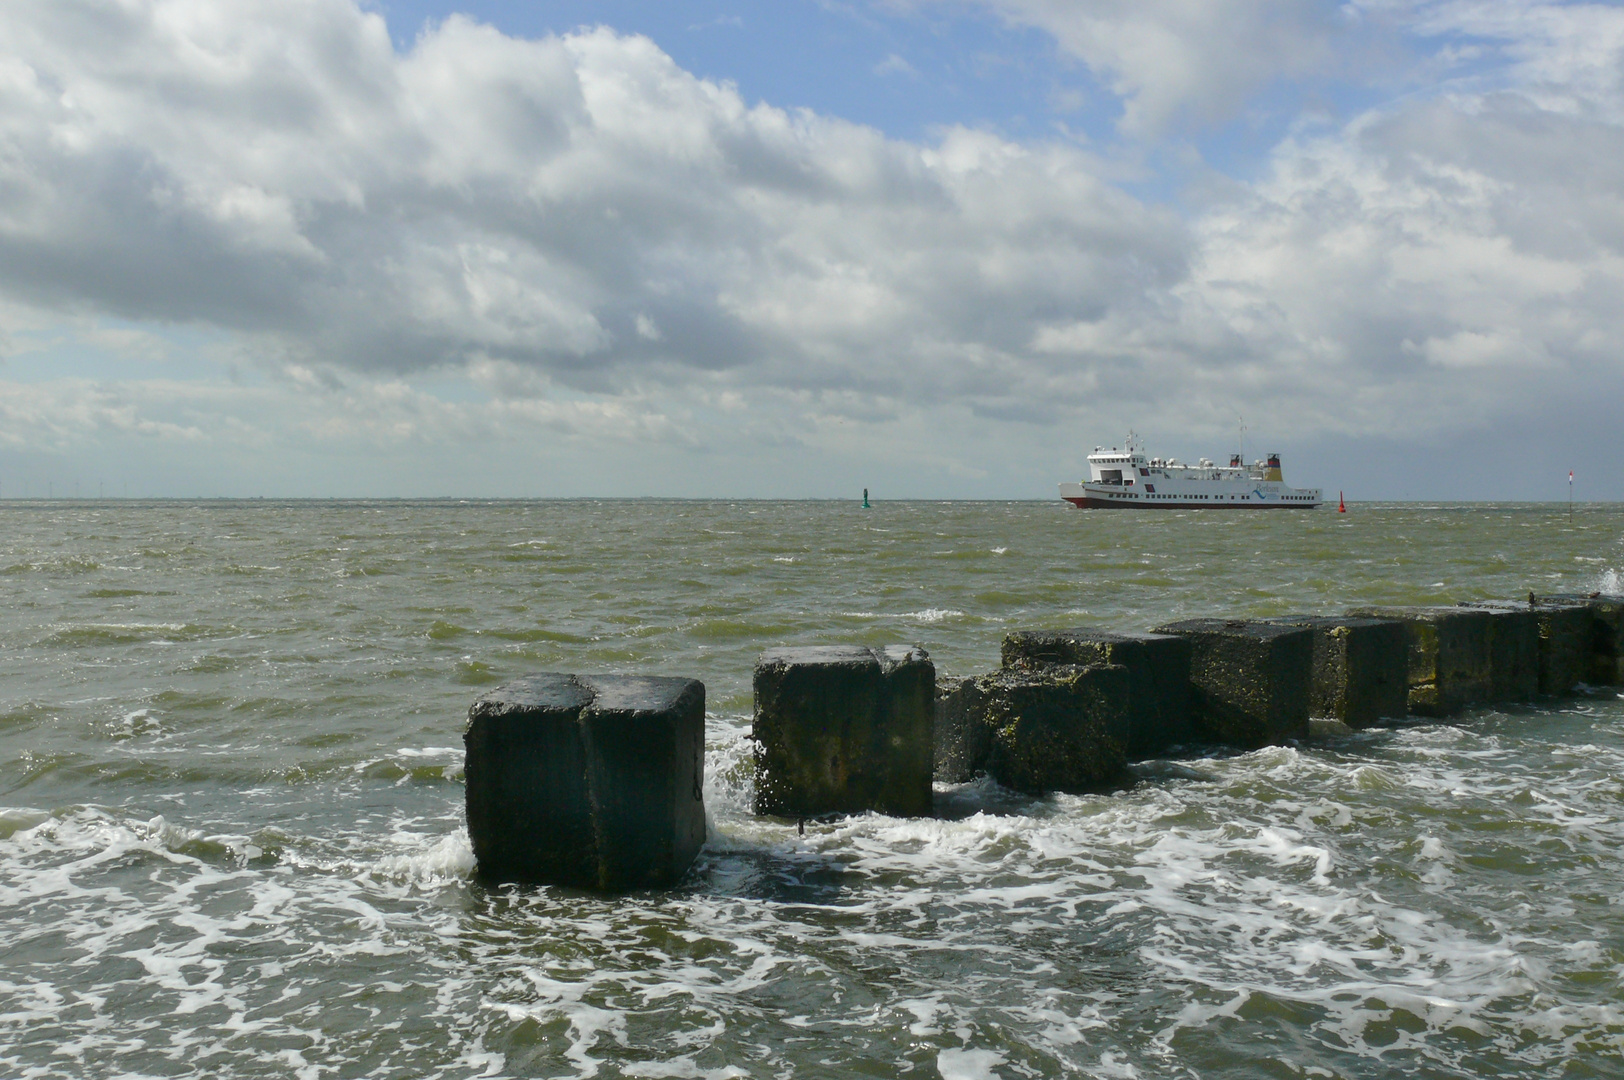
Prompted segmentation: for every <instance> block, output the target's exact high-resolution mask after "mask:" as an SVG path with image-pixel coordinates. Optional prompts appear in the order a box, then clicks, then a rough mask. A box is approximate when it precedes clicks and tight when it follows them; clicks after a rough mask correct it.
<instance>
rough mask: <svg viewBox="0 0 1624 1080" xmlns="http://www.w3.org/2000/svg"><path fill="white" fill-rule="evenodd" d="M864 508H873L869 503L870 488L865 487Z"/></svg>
mask: <svg viewBox="0 0 1624 1080" xmlns="http://www.w3.org/2000/svg"><path fill="white" fill-rule="evenodd" d="M863 509H864V510H868V509H871V507H870V506H869V505H868V488H864V489H863Z"/></svg>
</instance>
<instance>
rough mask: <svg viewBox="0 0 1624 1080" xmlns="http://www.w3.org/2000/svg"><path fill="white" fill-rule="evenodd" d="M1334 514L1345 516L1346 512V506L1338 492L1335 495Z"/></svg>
mask: <svg viewBox="0 0 1624 1080" xmlns="http://www.w3.org/2000/svg"><path fill="white" fill-rule="evenodd" d="M1336 512H1337V513H1339V514H1346V513H1347V512H1348V504H1347V503H1345V502H1343V501H1342V493H1341V492H1340V491H1339V492H1337V493H1336Z"/></svg>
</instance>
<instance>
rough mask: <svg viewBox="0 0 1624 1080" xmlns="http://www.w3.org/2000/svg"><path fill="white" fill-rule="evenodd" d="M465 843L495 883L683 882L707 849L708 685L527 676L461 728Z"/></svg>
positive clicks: (616, 886)
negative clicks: (464, 752) (465, 754)
mask: <svg viewBox="0 0 1624 1080" xmlns="http://www.w3.org/2000/svg"><path fill="white" fill-rule="evenodd" d="M463 743H464V745H465V746H466V747H467V750H468V757H467V763H466V765H465V767H464V770H465V774H466V778H467V802H468V836H469V839H470V840H472V841H473V847H474V857H475V858H476V859H477V860H478V864H479V873H480V876H481V877H484V878H486V879H487V880H492V881H503V882H522V883H529V884H546V885H576V886H582V887H585V888H592V889H604V890H623V889H635V888H644V887H649V886H659V885H670V884H672V883H674V882H676V881H677V880H679V879H680V878H681V877H682V875H683V874H684V873H686V872H687V870H688V867H689V866H690V865H691V864H692V863H693V861H694V857H695V856H696V855H697V854H698V853H699V849H700V848H701V847H702V846H704V843H705V803H704V779H705V687H704V685H703V684H702V683H699V682H696V681H695V680H693V679H677V678H654V677H647V676H636V675H565V674H559V673H552V672H549V673H546V674H540V675H531V676H528V677H526V678H523V679H518V680H515V681H514V682H510V683H505V684H504V685H502V686H499V687H497V688H496V689H495V690H492V691H491V692H490V693H488V694H485V695H484V696H482V697H480V698H479V699H478V700H476V701H475V702H474V704H473V706H472V707H471V708H470V709H469V710H468V723H467V726H466V727H465V728H464V730H463Z"/></svg>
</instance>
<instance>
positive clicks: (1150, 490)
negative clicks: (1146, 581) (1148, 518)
mask: <svg viewBox="0 0 1624 1080" xmlns="http://www.w3.org/2000/svg"><path fill="white" fill-rule="evenodd" d="M1088 473H1089V475H1088V479H1087V480H1084V481H1083V482H1082V483H1080V484H1061V485H1060V497H1061V498H1062V499H1065V500H1066V501H1067V502H1069V503H1071V504H1072V505H1073V506H1078V507H1089V508H1099V509H1111V510H1196V509H1203V510H1205V509H1211V510H1227V509H1235V510H1313V509H1316V508H1317V507H1318V506H1319V505H1320V504H1321V503H1322V502H1323V501H1324V500H1322V499H1321V498H1320V490H1319V488H1294V487H1291V486H1289V485H1288V484H1287V483H1286V482H1285V479H1284V478H1283V477H1282V476H1281V474H1280V455H1279V454H1270V455H1269V456H1268V457H1267V458H1266V459H1264V460H1262V461H1257V462H1254V463H1252V464H1251V465H1245V464H1242V462H1241V455H1239V454H1235V455H1233V456H1232V457H1231V458H1230V459H1229V464H1228V465H1215V464H1213V463H1212V462H1211V461H1208V460H1207V459H1206V458H1202V459H1201V460H1200V461H1198V462H1196V463H1195V464H1193V465H1192V464H1190V463H1188V462H1181V461H1178V460H1176V459H1174V458H1167V459H1165V460H1164V459H1162V458H1159V457H1147V456H1146V455H1145V452H1144V450H1143V449H1141V448H1140V447H1139V445H1138V440H1137V438H1136V437H1135V436H1133V435H1130V436H1129V437H1128V441H1127V443H1126V444H1125V448H1124V449H1122V450H1118V449H1117V448H1116V447H1114V446H1113V447H1111V448H1110V449H1106V448H1105V447H1102V446H1096V447H1095V448H1094V452H1093V453H1092V454H1090V455H1088Z"/></svg>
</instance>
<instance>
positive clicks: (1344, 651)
mask: <svg viewBox="0 0 1624 1080" xmlns="http://www.w3.org/2000/svg"><path fill="white" fill-rule="evenodd" d="M1268 621H1269V622H1276V623H1280V624H1282V625H1286V626H1301V627H1305V628H1306V629H1308V630H1311V631H1313V634H1314V667H1313V676H1312V680H1313V681H1312V685H1311V687H1310V689H1309V702H1308V710H1309V713H1310V715H1312V716H1316V717H1322V718H1326V719H1331V720H1338V721H1340V722H1342V723H1344V724H1346V725H1347V726H1348V727H1351V728H1364V727H1370V726H1371V725H1372V724H1375V723H1378V722H1380V721H1381V720H1385V719H1392V718H1396V717H1402V716H1403V715H1404V714H1405V713H1406V712H1408V711H1409V663H1410V660H1409V634H1408V631H1406V629H1405V627H1404V624H1403V623H1401V622H1398V621H1397V620H1395V619H1358V618H1353V617H1351V616H1343V615H1286V616H1282V617H1280V618H1276V619H1270V620H1268Z"/></svg>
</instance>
